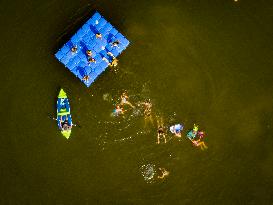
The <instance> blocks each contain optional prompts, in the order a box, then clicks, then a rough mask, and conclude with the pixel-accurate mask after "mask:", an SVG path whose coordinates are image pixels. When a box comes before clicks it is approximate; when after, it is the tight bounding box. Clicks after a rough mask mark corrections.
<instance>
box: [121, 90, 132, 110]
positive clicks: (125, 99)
mask: <svg viewBox="0 0 273 205" xmlns="http://www.w3.org/2000/svg"><path fill="white" fill-rule="evenodd" d="M128 99H129V97H128V94H127V91H124V92H123V93H122V94H121V96H120V100H121V101H120V105H125V104H126V105H129V106H131V107H132V108H135V106H133V105H132V103H130V102H129V101H128Z"/></svg>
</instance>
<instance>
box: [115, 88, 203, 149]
mask: <svg viewBox="0 0 273 205" xmlns="http://www.w3.org/2000/svg"><path fill="white" fill-rule="evenodd" d="M124 105H129V106H130V107H131V108H135V106H134V105H132V103H130V102H129V97H128V93H127V91H124V92H123V93H122V94H121V96H120V103H118V104H117V105H116V108H115V109H114V112H113V113H114V115H115V116H118V115H122V114H124V112H125V110H124ZM138 106H143V108H144V111H143V114H144V117H145V119H147V120H148V119H150V120H151V121H152V118H151V114H152V103H151V100H150V99H148V100H146V101H144V102H141V103H138ZM183 128H184V127H183V125H182V124H175V125H172V126H170V127H169V130H170V132H171V133H172V134H173V135H174V136H175V137H177V138H181V132H182V130H183ZM186 137H187V138H188V139H189V140H190V141H191V142H192V144H193V145H194V146H196V147H200V148H201V150H205V149H207V148H208V147H207V146H206V144H205V142H204V137H205V132H204V131H202V130H199V128H198V125H196V124H194V125H193V129H191V130H190V131H188V133H187V135H186ZM156 142H157V144H160V143H162V142H164V143H167V139H166V131H165V129H164V123H163V120H162V118H160V119H158V120H157V141H156Z"/></svg>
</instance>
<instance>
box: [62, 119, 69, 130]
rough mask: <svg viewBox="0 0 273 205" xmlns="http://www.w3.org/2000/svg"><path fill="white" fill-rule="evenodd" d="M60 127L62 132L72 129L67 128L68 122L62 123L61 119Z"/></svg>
mask: <svg viewBox="0 0 273 205" xmlns="http://www.w3.org/2000/svg"><path fill="white" fill-rule="evenodd" d="M60 125H61V126H60V127H61V129H62V130H71V128H72V126H69V124H68V121H67V120H65V121H62V118H61V120H60Z"/></svg>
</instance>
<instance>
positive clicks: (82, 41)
mask: <svg viewBox="0 0 273 205" xmlns="http://www.w3.org/2000/svg"><path fill="white" fill-rule="evenodd" d="M128 45H129V41H128V40H127V39H126V38H125V37H124V36H123V35H122V34H121V33H119V32H118V31H117V30H116V29H115V28H114V27H113V26H112V25H111V24H110V23H109V22H107V21H106V20H105V19H104V17H102V16H101V15H100V14H99V13H98V12H95V14H94V15H93V16H92V17H91V18H90V19H89V20H88V21H87V22H86V23H85V24H84V25H83V26H82V27H81V28H80V29H79V30H78V31H77V33H76V34H74V35H73V36H72V38H71V39H70V40H69V41H68V42H67V43H66V44H65V45H64V46H63V47H62V48H61V49H59V50H58V52H57V53H56V54H55V57H56V58H57V59H58V60H59V61H60V62H61V63H63V64H64V66H65V67H66V68H68V69H69V70H70V71H71V72H72V73H73V74H74V75H76V76H77V77H78V78H79V79H80V80H81V81H82V82H83V83H84V84H85V85H86V86H87V87H89V86H90V85H91V84H92V83H93V82H94V80H95V79H96V78H97V77H98V76H99V75H100V74H101V73H102V72H103V71H105V69H106V68H107V67H108V66H109V65H110V64H111V63H114V61H115V58H116V57H117V56H118V55H119V54H120V53H121V52H122V51H123V50H124V49H125V48H126V47H127V46H128Z"/></svg>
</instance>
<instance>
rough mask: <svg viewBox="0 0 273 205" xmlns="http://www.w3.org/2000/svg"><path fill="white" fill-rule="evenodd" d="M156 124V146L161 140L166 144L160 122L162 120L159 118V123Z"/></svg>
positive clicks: (161, 122)
mask: <svg viewBox="0 0 273 205" xmlns="http://www.w3.org/2000/svg"><path fill="white" fill-rule="evenodd" d="M157 124H158V128H157V144H159V143H160V139H161V138H163V139H164V143H167V140H166V136H165V132H164V128H163V120H162V118H161V120H160V121H157Z"/></svg>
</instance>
